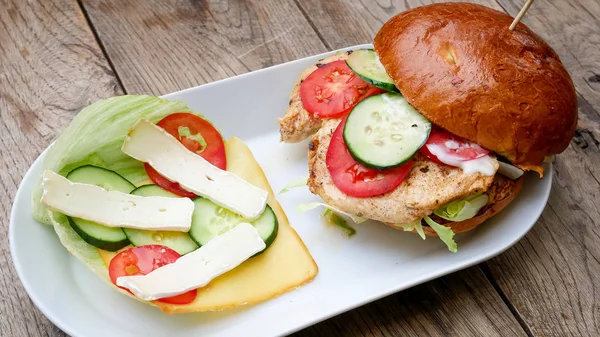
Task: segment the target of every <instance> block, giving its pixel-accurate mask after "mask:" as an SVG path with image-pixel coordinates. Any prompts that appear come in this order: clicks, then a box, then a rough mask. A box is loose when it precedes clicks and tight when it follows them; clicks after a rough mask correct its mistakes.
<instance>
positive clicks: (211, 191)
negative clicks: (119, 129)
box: [121, 119, 268, 220]
mask: <svg viewBox="0 0 600 337" xmlns="http://www.w3.org/2000/svg"><path fill="white" fill-rule="evenodd" d="M121 149H122V151H123V152H124V153H125V154H127V155H129V156H131V157H133V158H135V159H137V160H139V161H143V162H145V163H148V164H150V165H151V166H152V167H153V168H154V169H155V170H156V171H158V172H159V173H160V174H161V175H163V176H164V177H165V178H167V179H169V180H171V181H173V182H176V183H178V184H179V185H180V186H181V187H182V188H184V189H185V190H187V191H189V192H192V193H194V194H196V195H199V196H202V197H205V198H208V199H210V200H211V201H212V202H214V203H215V204H217V205H219V206H221V207H224V208H226V209H228V210H230V211H232V212H234V213H238V214H240V215H242V216H243V217H244V218H246V219H249V220H254V219H256V218H257V217H258V216H259V215H260V214H261V213H262V212H263V211H264V209H265V205H266V204H267V196H268V193H267V191H265V190H263V189H261V188H258V187H256V186H254V185H252V184H250V183H249V182H247V181H245V180H244V179H242V178H240V177H239V176H237V175H235V174H233V173H231V172H227V171H224V170H221V169H219V168H218V167H216V166H214V165H212V164H211V163H209V162H208V161H206V160H205V159H204V158H202V157H200V156H199V155H197V154H195V153H193V152H191V151H189V150H188V149H187V148H186V147H185V146H184V145H183V144H181V143H180V142H179V141H178V140H177V139H176V138H175V137H173V136H172V135H170V134H169V133H167V132H166V131H165V130H163V129H162V128H160V127H158V126H156V125H154V124H152V123H151V122H149V121H148V120H146V119H140V120H139V121H138V122H137V123H136V124H135V125H134V127H133V129H132V130H131V131H130V132H129V134H128V135H127V138H125V142H124V143H123V146H122V148H121Z"/></svg>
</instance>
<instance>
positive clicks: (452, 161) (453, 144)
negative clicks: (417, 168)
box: [420, 128, 496, 176]
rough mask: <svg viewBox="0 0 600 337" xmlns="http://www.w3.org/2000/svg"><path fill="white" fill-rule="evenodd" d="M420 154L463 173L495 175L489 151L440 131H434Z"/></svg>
mask: <svg viewBox="0 0 600 337" xmlns="http://www.w3.org/2000/svg"><path fill="white" fill-rule="evenodd" d="M420 152H421V153H422V154H423V155H425V156H426V157H427V158H429V159H431V160H433V161H436V162H438V163H443V164H446V165H450V166H455V167H460V168H462V170H463V171H464V172H465V173H476V172H478V173H481V174H483V175H486V176H491V175H494V174H495V173H496V167H495V165H494V160H493V159H492V158H491V157H490V156H489V151H488V150H486V149H484V148H482V147H481V146H479V145H477V144H475V143H472V142H469V141H467V140H466V139H463V138H460V137H458V136H455V135H453V134H451V133H449V132H446V131H444V130H441V129H438V128H436V129H434V130H432V131H431V133H430V135H429V139H427V142H426V143H425V145H424V146H423V147H421V150H420Z"/></svg>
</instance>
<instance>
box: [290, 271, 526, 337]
mask: <svg viewBox="0 0 600 337" xmlns="http://www.w3.org/2000/svg"><path fill="white" fill-rule="evenodd" d="M294 336H297V337H300V336H526V333H525V332H524V331H523V329H522V328H521V327H520V326H519V324H518V323H517V321H516V320H515V318H514V316H513V315H512V314H511V313H510V311H509V310H508V309H507V307H506V306H505V305H504V303H503V302H502V300H501V299H500V297H499V296H498V294H497V293H496V292H495V291H494V289H493V288H492V286H491V285H490V283H489V282H488V280H487V279H486V278H485V276H484V275H483V273H482V272H481V270H480V269H479V268H477V267H472V268H469V269H466V270H464V271H461V272H459V273H458V274H451V275H448V276H446V277H442V278H440V279H437V280H435V281H432V282H429V283H426V284H423V285H419V286H416V287H414V288H411V289H408V290H405V291H403V292H400V293H398V294H395V295H392V296H389V297H386V298H384V299H382V300H379V301H377V302H375V303H371V304H368V305H365V306H363V307H360V308H358V309H356V310H353V311H350V312H347V313H345V314H342V315H339V316H337V317H334V318H332V319H330V320H328V321H326V322H324V323H321V324H317V325H314V326H312V327H309V328H307V329H304V330H302V331H300V332H298V333H297V334H295V335H294Z"/></svg>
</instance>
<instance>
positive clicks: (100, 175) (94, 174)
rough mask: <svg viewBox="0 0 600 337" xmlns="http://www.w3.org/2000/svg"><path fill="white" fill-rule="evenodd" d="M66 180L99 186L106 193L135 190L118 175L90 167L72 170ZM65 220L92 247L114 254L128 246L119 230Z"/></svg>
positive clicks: (77, 220) (85, 222)
mask: <svg viewBox="0 0 600 337" xmlns="http://www.w3.org/2000/svg"><path fill="white" fill-rule="evenodd" d="M67 179H69V180H70V181H72V182H75V183H84V184H91V185H96V186H100V187H102V188H104V189H106V190H108V191H119V192H123V193H129V192H131V191H132V190H133V189H135V186H134V185H133V184H132V183H130V182H129V181H128V180H127V179H125V178H123V177H121V176H120V175H119V174H118V173H116V172H113V171H110V170H107V169H104V168H101V167H97V166H91V165H86V166H80V167H78V168H76V169H73V170H72V171H71V172H69V173H68V174H67ZM67 218H69V224H71V227H72V228H73V230H75V232H76V233H77V234H79V236H80V237H81V238H82V239H83V240H84V241H85V242H87V243H89V244H90V245H92V246H94V247H97V248H100V249H104V250H108V251H111V252H114V251H117V250H119V249H121V248H123V247H125V246H127V245H128V244H129V240H128V239H127V236H126V235H125V233H124V232H123V230H122V229H121V228H115V227H107V226H103V225H100V224H97V223H94V222H91V221H87V220H84V219H80V218H72V217H67Z"/></svg>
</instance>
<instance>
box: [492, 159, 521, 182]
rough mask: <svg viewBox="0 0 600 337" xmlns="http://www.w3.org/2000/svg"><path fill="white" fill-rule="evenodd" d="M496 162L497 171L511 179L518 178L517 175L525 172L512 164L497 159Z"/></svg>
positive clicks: (519, 175)
mask: <svg viewBox="0 0 600 337" xmlns="http://www.w3.org/2000/svg"><path fill="white" fill-rule="evenodd" d="M498 164H499V166H498V173H500V174H502V175H503V176H505V177H507V178H510V179H512V180H515V179H518V178H519V177H521V176H522V175H523V173H525V172H524V171H523V170H521V169H520V168H518V167H516V166H513V165H511V164H507V163H503V162H501V161H498Z"/></svg>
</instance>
